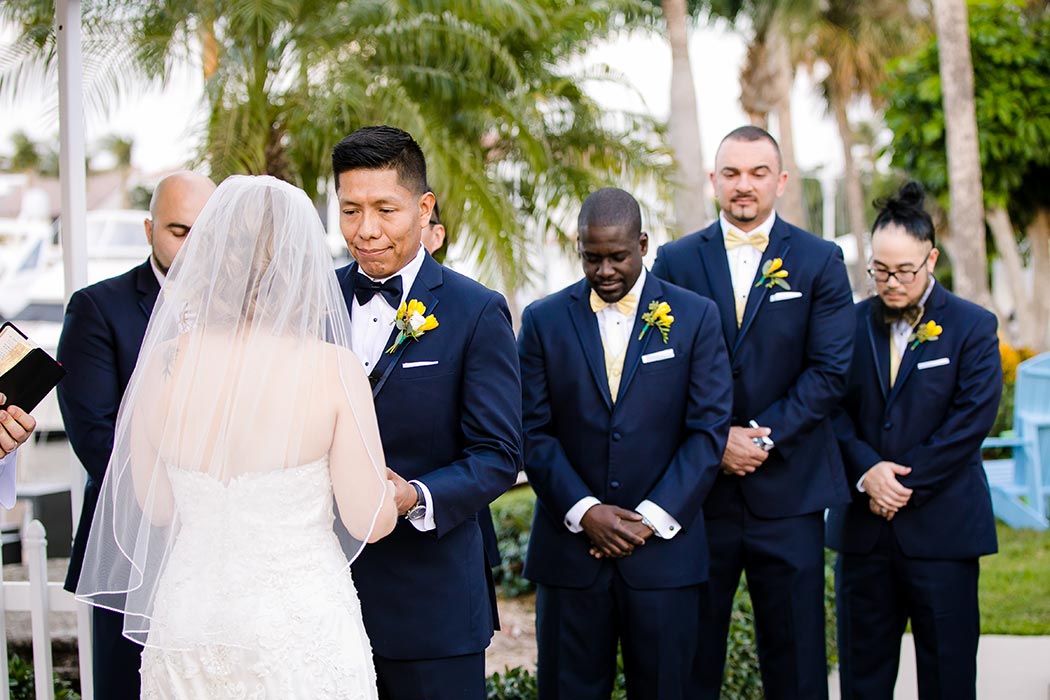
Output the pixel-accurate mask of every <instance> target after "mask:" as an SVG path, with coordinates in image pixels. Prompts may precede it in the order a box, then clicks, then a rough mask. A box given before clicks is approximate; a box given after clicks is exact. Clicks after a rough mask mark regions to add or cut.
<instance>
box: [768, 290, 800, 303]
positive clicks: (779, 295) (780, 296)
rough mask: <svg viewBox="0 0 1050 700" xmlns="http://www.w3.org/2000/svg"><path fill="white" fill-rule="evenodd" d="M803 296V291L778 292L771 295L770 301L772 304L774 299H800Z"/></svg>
mask: <svg viewBox="0 0 1050 700" xmlns="http://www.w3.org/2000/svg"><path fill="white" fill-rule="evenodd" d="M800 296H802V292H777V293H776V294H771V295H770V296H769V303H770V304H772V303H773V302H774V301H787V300H788V299H798V298H799V297H800Z"/></svg>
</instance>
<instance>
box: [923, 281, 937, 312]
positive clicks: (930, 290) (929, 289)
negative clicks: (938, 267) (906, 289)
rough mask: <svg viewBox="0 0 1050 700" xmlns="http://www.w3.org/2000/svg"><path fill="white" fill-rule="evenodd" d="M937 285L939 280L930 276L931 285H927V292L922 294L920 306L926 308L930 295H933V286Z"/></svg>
mask: <svg viewBox="0 0 1050 700" xmlns="http://www.w3.org/2000/svg"><path fill="white" fill-rule="evenodd" d="M935 284H937V280H935V279H934V278H933V275H930V283H929V284H927V285H926V291H925V292H923V293H922V299H919V306H923V307H925V306H926V302H927V301H929V299H930V294H932V293H933V285H935Z"/></svg>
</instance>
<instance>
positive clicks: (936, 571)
mask: <svg viewBox="0 0 1050 700" xmlns="http://www.w3.org/2000/svg"><path fill="white" fill-rule="evenodd" d="M922 205H923V191H922V188H921V187H920V186H919V185H917V184H916V183H908V184H906V185H904V187H902V188H901V190H900V192H899V193H898V194H897V195H896V196H895V197H891V198H889V199H887V200H886V201H884V202H881V203H876V206H877V207H878V208H879V213H878V216H877V217H876V219H875V225H874V226H873V227H872V236H871V248H872V259H871V263H870V266H869V269H868V273H869V274H870V275H871V276H872V278H873V279H874V281H875V289H876V296H874V297H872V298H870V299H866V300H864V301H862V302H860V303H859V304H857V306H856V323H855V330H854V344H853V348H854V352H853V364H852V367H851V370H850V378H849V385H848V389H847V394H846V398H845V399H844V401H843V403H842V406H841V409H840V410H839V412H838V413H837V415H836V417H835V432H836V435H837V437H838V442H839V445H840V446H841V448H842V454H843V457H844V461H845V464H846V472H847V475H848V478H849V483H850V486H851V488H852V492H853V499H852V501H851V502H850V503H849V504H848V505H845V506H838V507H835V508H832V509H831V512H830V515H829V517H828V522H827V540H828V544H829V546H831V547H832V548H833V549H835V550H837V551H838V552H839V558H838V563H837V567H836V576H835V579H836V598H837V607H838V642H839V665H840V676H839V678H840V684H841V688H842V698H843V699H844V700H859V699H861V698H885V699H886V700H889V698H892V697H893V690H894V685H895V683H896V680H897V666H898V662H899V659H900V644H901V635H902V634H903V633H904V629H905V625H906V624H907V623H908V621H909V620H910V621H911V628H912V633H913V634H914V636H915V654H916V666H917V669H918V684H919V697H920V698H923V699H924V700H925V699H927V698H952V699H953V700H965V699H966V698H975V697H976V672H977V660H976V657H977V640H978V636H979V634H980V615H979V611H978V605H977V579H978V574H979V565H978V557H980V556H981V555H984V554H992V553H994V552H995V551H996V550H997V543H996V536H995V519H994V517H993V516H992V503H991V498H990V496H989V492H988V482H987V479H986V477H985V473H984V469H983V467H982V464H981V441H982V440H984V438H985V436H986V435H987V434H988V431H989V430H990V429H991V427H992V424H993V423H994V421H995V415H996V411H997V409H998V406H999V396H1000V392H1001V390H1002V368H1001V365H1000V361H999V342H998V338H997V336H996V319H995V316H994V315H992V314H991V313H990V312H988V311H987V310H985V309H982V308H981V307H979V306H977V305H975V304H972V303H970V302H968V301H965V300H963V299H960V298H959V297H957V296H955V295H954V294H952V293H951V292H949V291H948V290H946V289H944V287H943V286H941V285H939V284H937V282H936V280H935V279H934V277H933V270H934V265H935V264H936V262H937V257H938V254H939V253H938V250H937V248H936V245H935V244H936V241H935V238H934V229H933V221H932V220H931V219H930V216H929V214H927V213H926V212H925V211H924V210H923V206H922Z"/></svg>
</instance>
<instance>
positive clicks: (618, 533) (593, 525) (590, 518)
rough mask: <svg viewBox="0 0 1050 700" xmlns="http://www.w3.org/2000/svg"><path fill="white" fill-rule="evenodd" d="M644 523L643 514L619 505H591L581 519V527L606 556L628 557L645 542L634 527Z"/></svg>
mask: <svg viewBox="0 0 1050 700" xmlns="http://www.w3.org/2000/svg"><path fill="white" fill-rule="evenodd" d="M633 524H637V525H641V526H642V527H643V528H645V529H646V530H648V529H649V528H646V527H645V526H644V525H642V516H641V515H639V514H638V513H635V512H634V511H632V510H626V509H624V508H620V507H618V506H610V505H606V504H600V505H596V506H593V507H591V508H590V509H588V510H587V512H586V513H584V515H583V517H582V518H581V519H580V527H582V528H583V531H584V532H585V533H587V537H589V538H590V540H591V542H592V543H593V544H594V546H595V547H596V548H597V549H598V551H599V552H601V553H602V555H603V556H606V557H614V558H619V557H626V556H628V555H629V554H631V553H632V552H633V551H634V548H635V547H641V546H642V545H644V544H645V539H646V538H644V537H642V536H641V535H640V534H638V533H637V531H636V529H635V528H634V527H632V525H633Z"/></svg>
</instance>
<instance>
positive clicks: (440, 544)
mask: <svg viewBox="0 0 1050 700" xmlns="http://www.w3.org/2000/svg"><path fill="white" fill-rule="evenodd" d="M332 169H333V171H334V174H335V178H336V194H337V195H338V197H339V207H340V218H339V225H340V228H341V229H342V233H343V238H344V239H346V243H347V247H348V248H349V250H350V254H351V255H352V256H353V257H354V260H355V262H354V263H352V264H351V265H349V266H347V267H344V268H341V269H339V270H337V271H336V275H337V277H338V278H339V282H340V285H341V286H342V290H343V294H344V295H345V297H346V303H347V307H348V308H349V310H350V326H351V328H350V330H351V344H352V347H353V350H354V352H355V353H356V354H357V356H358V357H359V358H360V359H361V362H362V363H363V364H364V367H365V371H366V372H367V373H368V374H369V379H370V380H371V382H372V395H373V399H374V401H375V407H376V415H377V417H378V419H379V432H380V434H381V436H382V440H383V451H384V453H385V454H386V462H387V465H388V466H389V468H390V470H391V478H392V479H393V480H394V482H395V484H396V489H397V490H396V494H395V500H396V502H397V505H398V510H399V512H400V514H401V515H402V516H403V520H402V521H401V522H400V523H399V524H398V526H397V528H395V530H394V532H393V533H391V534H390V535H389V536H387V537H386V538H384V539H383V540H381V541H380V542H378V543H376V544H372V545H369V546H368V547H366V548H365V550H364V552H363V553H362V554H361V556H360V557H359V558H358V559H357V561H356V562H355V563H354V581H355V582H356V584H357V588H358V593H359V595H360V597H361V604H362V609H363V614H364V621H365V628H366V629H367V631H368V636H369V638H370V640H371V643H372V650H373V658H374V660H375V666H376V675H377V677H378V687H379V697H380V698H381V699H389V700H445V699H449V700H451V699H453V698H455V699H457V700H483V699H484V697H485V648H486V647H487V646H488V644H489V640H490V638H491V637H492V630H493V613H492V604H491V601H492V595H493V586H492V576H491V572H490V570H489V568H488V565H487V564H486V557H485V551H484V543H483V537H482V532H481V528H480V526H479V524H478V513H479V511H481V512H482V513H484V509H485V507H486V506H488V504H489V503H490V502H491V501H492V500H493V499H495V498H496V497H497V496H499V495H500V494H501V493H503V491H505V490H506V489H507V488H508V487H510V485H511V484H513V483H514V479H515V477H516V476H517V473H518V469H519V468H520V465H521V382H520V379H519V371H518V362H517V357H516V353H515V348H514V331H513V329H512V328H511V322H510V312H509V311H508V309H507V304H506V302H505V301H504V299H503V297H502V296H501V295H500V294H498V293H496V292H493V291H491V290H489V289H486V288H485V287H483V286H481V285H480V284H478V283H477V282H475V281H473V280H471V279H468V278H466V277H464V276H463V275H460V274H457V273H455V272H453V271H452V270H449V269H448V268H446V267H443V266H442V265H440V264H439V263H437V262H435V261H434V259H433V258H432V257H430V255H429V254H428V253H427V251H426V249H425V248H424V247H423V245H422V243H421V242H420V237H421V233H422V230H423V228H424V227H425V226H426V225H427V224H428V222H429V221H430V213H431V210H432V209H433V207H434V194H433V193H432V192H430V189H429V187H428V185H427V172H426V161H425V159H424V157H423V152H422V151H421V150H420V148H419V145H418V144H417V143H416V142H415V141H414V140H413V139H412V137H411V136H410V135H408V134H407V133H405V132H404V131H401V130H399V129H394V128H392V127H388V126H370V127H365V128H362V129H359V130H357V131H355V132H354V133H352V134H350V135H349V136H347V137H346V138H344V139H343V140H342V141H340V142H339V143H338V144H337V145H336V147H335V149H334V150H333V152H332ZM409 304H411V305H412V307H413V310H418V308H419V306H420V305H421V306H422V307H423V311H421V312H419V317H418V318H405V317H404V316H403V314H406V313H407V306H408V305H409ZM395 321H398V322H400V323H401V326H402V328H403V329H404V330H402V328H398V327H396V326H395V325H394V324H395Z"/></svg>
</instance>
